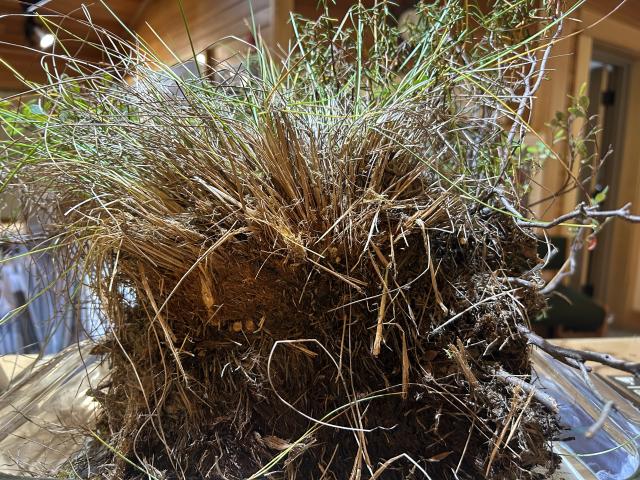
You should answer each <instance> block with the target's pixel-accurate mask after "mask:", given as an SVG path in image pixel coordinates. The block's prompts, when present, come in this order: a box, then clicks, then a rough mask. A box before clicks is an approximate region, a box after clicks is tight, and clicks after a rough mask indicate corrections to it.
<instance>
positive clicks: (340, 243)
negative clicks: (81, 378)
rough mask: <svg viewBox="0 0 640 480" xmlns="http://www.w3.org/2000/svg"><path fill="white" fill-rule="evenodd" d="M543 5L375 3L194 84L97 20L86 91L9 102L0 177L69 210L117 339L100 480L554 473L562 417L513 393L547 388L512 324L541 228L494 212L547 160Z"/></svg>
mask: <svg viewBox="0 0 640 480" xmlns="http://www.w3.org/2000/svg"><path fill="white" fill-rule="evenodd" d="M537 5H538V2H534V1H530V0H515V1H513V2H495V3H494V4H492V8H490V9H487V10H483V9H482V8H480V7H479V6H478V5H477V4H476V2H475V1H468V2H467V1H464V2H463V1H455V0H447V1H444V2H438V3H437V4H435V5H430V4H421V5H420V6H419V7H418V19H419V20H418V21H417V23H416V24H415V25H413V26H411V27H409V28H408V29H405V30H404V31H403V32H400V31H399V29H398V26H397V25H396V23H395V20H394V17H393V15H392V9H393V8H394V7H393V4H392V3H390V2H385V1H379V2H376V5H375V6H374V7H372V8H365V7H363V6H361V5H356V6H354V7H353V8H352V9H351V10H350V11H349V12H348V14H347V15H346V16H345V17H344V18H339V19H334V18H332V17H331V16H330V15H329V12H328V11H327V14H326V15H323V16H322V17H321V18H319V19H318V20H314V21H306V20H304V19H299V18H296V19H294V20H293V21H294V31H295V39H294V40H293V41H292V45H291V48H290V50H289V51H288V53H287V54H286V56H285V57H284V58H281V57H278V56H277V55H275V54H273V53H272V52H270V51H269V50H268V49H267V48H266V47H265V46H264V45H263V44H262V43H261V41H258V45H257V46H252V47H250V53H249V54H248V55H247V56H246V58H244V62H243V66H242V67H241V68H235V67H233V68H232V67H231V66H230V65H226V64H225V62H221V63H220V64H219V65H215V66H214V67H215V68H213V69H212V68H211V67H210V66H209V67H204V66H201V67H200V68H201V69H202V71H201V72H198V73H194V74H193V75H186V76H185V75H180V76H178V75H177V74H176V73H175V72H174V71H173V70H172V69H171V68H170V67H169V66H167V65H165V64H162V63H161V62H160V61H159V60H157V56H156V55H155V54H154V52H152V51H150V50H149V49H148V48H146V47H145V44H144V42H142V43H136V42H134V41H133V40H123V39H119V38H117V37H115V36H114V35H112V34H110V33H108V32H106V31H103V30H101V29H100V28H98V27H97V26H94V25H90V26H92V27H93V28H94V29H95V31H96V33H97V34H98V38H99V39H100V42H96V46H97V47H99V48H101V49H102V50H103V53H104V58H105V63H103V64H100V65H90V64H85V63H81V62H79V61H74V60H73V59H72V58H67V56H66V55H64V52H62V54H61V57H62V58H64V59H65V60H66V61H67V62H69V64H68V67H67V68H68V69H71V70H75V72H74V74H75V75H72V76H63V75H61V76H55V75H53V74H52V76H51V79H50V83H48V84H46V85H38V86H35V85H29V86H30V87H32V88H34V91H35V94H36V98H35V100H34V101H33V102H32V103H30V104H29V106H28V107H26V108H22V109H19V110H16V109H15V108H12V107H11V106H9V105H8V106H6V108H5V109H4V110H3V111H2V115H3V119H4V122H3V128H4V131H5V133H6V135H7V137H8V138H7V140H4V141H3V147H4V158H3V167H2V168H3V170H2V171H3V184H5V185H13V184H19V185H20V186H21V188H24V189H26V190H27V191H29V192H31V193H32V194H33V195H34V197H35V198H43V199H46V207H47V211H48V221H47V224H46V226H45V227H46V229H47V231H49V232H51V234H52V235H57V237H56V238H57V239H58V242H59V243H60V245H62V246H67V247H68V246H70V245H71V246H72V248H71V249H70V251H71V252H72V253H73V257H74V259H75V262H76V263H77V264H78V265H81V266H82V268H83V271H85V272H86V274H87V275H88V276H89V277H90V279H91V282H90V283H91V287H92V288H93V289H94V291H95V292H96V295H97V296H98V298H100V301H101V308H102V311H103V313H104V315H105V318H106V319H107V321H108V323H109V335H108V337H107V339H106V340H105V341H104V343H103V345H102V346H101V348H100V350H101V351H102V352H105V354H106V355H107V357H108V359H109V361H110V364H111V369H112V370H111V371H112V373H111V381H110V383H109V384H108V385H106V386H104V388H103V389H102V390H101V391H99V392H95V395H96V397H97V398H99V399H100V400H101V402H102V404H103V410H104V414H103V420H102V423H101V427H100V430H99V432H98V434H99V435H100V438H105V439H106V441H108V442H109V444H110V445H111V447H110V448H112V449H113V451H116V452H118V455H114V456H113V461H114V463H113V465H115V467H110V466H109V465H111V464H108V465H106V466H104V467H103V470H102V472H103V473H104V474H109V475H112V476H114V477H117V478H120V477H136V476H139V475H140V472H141V470H140V468H142V470H143V471H148V472H153V476H154V477H158V476H159V475H160V476H163V475H165V476H166V477H167V478H175V477H178V478H195V477H198V478H201V477H204V478H229V479H231V478H238V479H239V478H262V477H261V476H262V475H267V474H272V475H275V477H277V478H289V479H293V478H305V479H306V478H317V479H320V478H336V479H346V478H351V479H357V478H362V477H363V476H364V477H366V478H381V477H382V476H384V478H434V479H436V478H437V479H443V478H469V479H477V478H485V477H486V478H491V479H500V478H505V479H506V478H509V479H511V478H516V477H517V478H535V477H536V474H535V473H532V469H533V468H534V467H537V466H543V467H546V468H548V469H551V470H552V469H553V468H554V467H555V464H556V460H555V458H554V456H553V455H552V453H551V451H550V446H549V440H550V439H551V438H552V437H553V436H554V434H555V433H556V431H557V425H556V419H555V414H554V412H552V411H550V410H549V406H548V405H545V404H544V403H543V402H541V401H540V400H539V399H538V398H532V397H531V395H530V392H528V391H524V390H522V389H520V387H518V386H515V387H514V386H513V385H509V384H508V383H507V384H505V383H504V382H501V381H500V378H504V375H503V376H502V377H500V376H497V375H496V372H497V371H501V372H503V371H504V372H508V373H509V374H512V375H519V376H522V378H524V379H526V378H527V377H528V376H529V375H530V362H529V355H528V352H527V347H526V340H525V339H524V338H522V337H521V336H520V335H519V334H518V333H517V329H516V328H515V327H516V325H517V324H522V323H526V322H528V319H529V318H530V317H531V316H532V315H537V313H538V312H539V311H540V310H541V308H542V307H543V305H544V301H543V300H542V297H541V296H540V295H539V294H538V293H537V291H536V290H535V289H534V288H533V287H527V286H526V285H527V282H524V283H522V282H521V283H518V282H515V283H514V281H513V279H525V280H528V281H529V280H535V279H536V275H537V273H536V272H537V264H538V259H537V256H536V240H535V237H534V236H533V235H532V234H531V233H530V232H528V231H526V230H524V229H522V228H519V227H518V226H517V225H516V223H515V222H514V219H513V214H512V213H509V212H505V211H504V210H503V209H502V208H501V207H499V205H500V203H499V202H497V201H496V198H495V197H496V195H495V192H496V191H500V192H502V194H503V195H508V196H509V197H510V198H512V199H513V200H514V201H516V202H517V201H518V200H519V199H520V198H522V196H523V195H524V194H525V193H526V189H527V183H528V182H527V180H526V179H527V178H528V175H529V174H530V172H531V170H532V168H533V167H534V165H533V163H534V162H533V159H532V158H530V157H528V156H527V155H526V154H525V153H524V152H525V149H522V148H520V147H521V141H522V138H523V135H524V133H525V132H526V131H527V129H528V125H527V114H528V112H529V111H530V106H531V101H532V96H533V94H534V92H535V90H536V89H537V87H538V86H539V82H540V81H541V79H542V76H543V72H544V65H545V63H546V61H547V59H548V56H549V52H550V47H551V45H552V43H553V42H554V40H555V39H556V38H557V36H558V34H559V31H560V25H561V22H562V18H563V15H561V13H560V11H559V8H558V7H557V6H556V5H555V4H554V5H552V6H549V7H545V8H538V7H537ZM576 8H577V7H576ZM88 23H89V24H90V22H88ZM53 55H54V57H55V56H56V55H57V54H56V53H54V54H53ZM225 69H226V70H227V71H226V72H224V70H225ZM61 248H62V247H61ZM110 451H111V450H110ZM123 459H126V460H127V461H124V460H123ZM132 462H133V463H134V464H135V465H136V468H133V467H132V466H131V465H132ZM95 469H96V466H93V469H92V471H93V472H95V471H96V470H95ZM145 469H146V470H145Z"/></svg>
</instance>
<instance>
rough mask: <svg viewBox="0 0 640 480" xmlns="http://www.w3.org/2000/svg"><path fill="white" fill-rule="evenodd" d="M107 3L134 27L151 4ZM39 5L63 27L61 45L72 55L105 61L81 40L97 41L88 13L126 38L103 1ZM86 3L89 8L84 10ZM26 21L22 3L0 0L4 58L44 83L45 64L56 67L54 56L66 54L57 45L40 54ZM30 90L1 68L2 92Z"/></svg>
mask: <svg viewBox="0 0 640 480" xmlns="http://www.w3.org/2000/svg"><path fill="white" fill-rule="evenodd" d="M27 3H35V2H27ZM105 3H106V4H107V5H108V6H109V9H111V10H112V11H113V12H114V13H115V14H116V15H117V16H118V18H119V19H122V21H123V22H124V23H125V24H127V25H133V24H134V23H135V21H136V17H138V16H140V14H141V13H142V11H143V9H144V8H145V7H146V6H147V4H148V3H149V1H148V0H147V1H145V0H106V1H105ZM39 4H40V6H39V7H38V9H37V12H38V14H39V15H41V16H43V17H44V18H45V19H47V21H50V22H51V23H53V24H56V25H58V26H59V27H60V28H59V29H57V31H56V35H57V36H58V38H59V39H60V42H61V43H62V44H64V46H65V48H67V49H68V51H69V53H70V54H72V55H73V56H75V57H77V58H80V59H82V60H88V61H92V62H98V61H101V59H102V58H101V54H100V52H99V51H98V50H97V49H95V48H91V47H89V46H87V45H86V44H84V43H83V42H82V41H80V40H79V38H80V39H84V38H87V39H96V38H97V36H96V34H95V32H94V31H93V29H92V28H91V27H90V26H89V21H88V20H87V13H88V14H89V17H90V19H91V22H92V23H93V24H95V25H98V26H100V27H103V28H105V29H107V30H109V31H111V32H113V33H115V34H118V35H119V36H122V37H124V36H126V31H125V29H124V27H123V26H122V25H121V23H120V22H119V21H118V19H116V18H115V17H114V15H113V14H112V13H111V12H110V11H109V9H107V8H105V7H104V5H103V4H102V3H101V2H100V1H99V0H49V1H40V2H39ZM82 4H84V5H85V7H86V9H83V8H82V6H81V5H82ZM25 20H26V18H25V16H24V10H23V6H22V2H21V1H19V0H0V58H2V60H4V61H5V62H7V63H9V64H10V65H11V67H13V68H14V69H15V70H16V71H17V72H19V73H20V74H21V75H23V76H24V77H25V78H26V79H28V80H31V81H43V80H44V79H45V70H44V68H43V64H47V65H49V67H52V63H51V62H52V59H51V53H58V54H61V53H62V52H61V50H60V48H59V46H57V47H55V49H54V50H52V51H50V52H49V54H47V53H43V52H41V51H39V50H38V48H37V46H33V45H31V43H30V41H29V39H27V37H26V34H25ZM56 67H57V69H58V71H64V69H65V64H64V62H60V61H59V60H58V62H57V65H56ZM26 89H27V88H26V87H25V85H24V84H23V83H22V82H21V81H19V80H18V79H17V78H16V77H15V75H14V73H12V72H11V70H10V69H9V68H7V67H6V66H5V65H0V91H2V92H15V91H24V90H26ZM1 96H4V95H0V97H1Z"/></svg>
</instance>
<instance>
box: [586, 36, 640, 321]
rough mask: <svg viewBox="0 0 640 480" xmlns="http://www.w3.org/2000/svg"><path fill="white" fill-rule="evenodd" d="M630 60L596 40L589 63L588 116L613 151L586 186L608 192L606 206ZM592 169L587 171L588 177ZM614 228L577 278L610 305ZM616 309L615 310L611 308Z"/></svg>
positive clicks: (612, 201) (611, 194) (614, 195)
mask: <svg viewBox="0 0 640 480" xmlns="http://www.w3.org/2000/svg"><path fill="white" fill-rule="evenodd" d="M630 65H631V60H630V59H627V58H625V57H624V56H623V55H620V54H618V53H614V52H612V51H610V50H608V49H606V47H603V46H600V45H598V44H596V43H594V45H593V50H592V55H591V61H590V64H589V77H588V78H589V81H588V90H587V93H588V96H589V117H591V119H590V121H591V122H593V124H592V126H595V127H597V129H598V133H597V135H596V145H595V146H592V151H591V152H590V153H594V149H595V148H597V150H598V151H599V153H600V155H602V154H604V153H605V152H607V150H608V149H609V148H612V152H611V154H609V156H608V157H607V160H606V161H605V162H604V164H603V165H602V166H601V167H600V168H599V169H598V170H597V173H596V175H595V176H594V177H593V178H592V179H591V181H590V182H589V184H587V185H586V186H585V188H586V189H587V191H588V192H589V193H590V195H591V198H595V196H596V195H598V194H602V193H603V192H604V193H605V194H606V195H605V199H604V201H603V202H602V204H601V207H602V209H603V210H610V209H615V208H618V206H619V205H618V201H617V200H618V198H619V195H618V194H619V192H620V190H621V188H620V175H621V173H620V172H621V170H622V162H623V159H624V152H623V145H624V139H625V115H626V113H627V112H626V108H625V106H626V101H627V97H628V91H627V90H628V83H629V69H630ZM590 173H591V172H585V177H586V176H588V175H589V174H590ZM613 235H614V229H612V228H610V227H605V228H604V229H603V230H602V231H601V232H600V233H599V234H598V237H597V245H596V247H595V248H594V249H593V250H590V251H589V250H584V251H583V252H584V258H583V259H582V262H580V263H581V271H580V272H579V274H578V275H576V276H575V282H577V283H578V285H574V286H575V287H579V288H580V289H581V290H582V291H583V292H584V293H586V294H588V295H590V296H592V297H593V298H594V299H595V300H596V301H598V302H599V303H601V304H602V305H607V303H608V302H607V300H608V299H609V298H610V296H609V293H610V290H611V289H612V288H616V285H612V284H611V282H610V281H609V280H610V278H611V269H612V268H615V262H613V261H612V256H613ZM611 313H615V312H611Z"/></svg>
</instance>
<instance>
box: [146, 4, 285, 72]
mask: <svg viewBox="0 0 640 480" xmlns="http://www.w3.org/2000/svg"><path fill="white" fill-rule="evenodd" d="M274 2H277V0H250V1H249V0H182V5H183V8H184V13H185V17H186V19H187V23H188V28H189V33H190V35H191V40H192V41H193V47H194V49H195V51H196V53H199V52H201V51H203V50H205V49H206V48H208V47H210V46H212V45H213V44H214V43H216V42H220V41H221V40H222V39H225V38H228V37H230V36H236V37H238V38H240V39H242V40H245V41H246V40H250V39H251V38H252V34H251V31H252V23H253V22H255V25H256V28H257V29H258V31H259V32H260V34H261V36H262V37H263V38H264V39H265V40H267V41H271V40H272V38H273V37H274V30H273V25H272V23H273V21H272V17H273V14H274V9H273V8H272V3H274ZM252 18H253V20H252ZM134 28H135V30H136V31H137V33H138V34H139V35H141V36H142V38H144V40H145V41H146V42H147V43H148V45H149V46H150V47H151V48H152V49H153V50H154V51H155V53H156V54H157V55H158V57H159V58H160V59H162V60H163V61H165V62H168V63H173V62H174V61H175V59H174V58H172V57H173V55H172V54H171V52H169V50H168V49H167V48H166V47H165V46H164V45H163V42H164V43H166V45H167V46H168V47H169V48H170V49H171V50H172V51H173V52H174V53H175V55H176V56H177V57H178V58H180V60H187V59H189V58H191V57H192V56H193V55H192V51H191V45H190V44H189V37H188V35H187V28H186V26H185V22H184V20H183V17H182V14H181V12H180V7H179V3H178V1H177V0H151V1H149V2H148V3H147V5H146V7H145V8H144V10H143V12H142V14H141V15H140V17H139V18H138V20H137V22H136V25H134ZM154 32H155V33H154ZM156 34H157V35H156ZM158 37H161V38H162V41H161V40H160V39H159V38H158Z"/></svg>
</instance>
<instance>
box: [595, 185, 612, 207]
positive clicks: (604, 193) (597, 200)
mask: <svg viewBox="0 0 640 480" xmlns="http://www.w3.org/2000/svg"><path fill="white" fill-rule="evenodd" d="M608 191H609V185H607V186H606V187H604V190H602V191H601V192H598V193H597V194H596V196H595V197H593V203H594V204H595V205H600V204H601V203H602V202H604V201H605V200H606V199H607V192H608Z"/></svg>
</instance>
